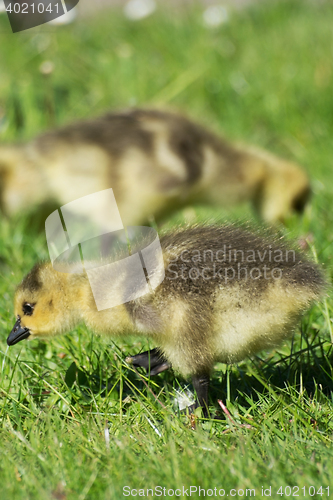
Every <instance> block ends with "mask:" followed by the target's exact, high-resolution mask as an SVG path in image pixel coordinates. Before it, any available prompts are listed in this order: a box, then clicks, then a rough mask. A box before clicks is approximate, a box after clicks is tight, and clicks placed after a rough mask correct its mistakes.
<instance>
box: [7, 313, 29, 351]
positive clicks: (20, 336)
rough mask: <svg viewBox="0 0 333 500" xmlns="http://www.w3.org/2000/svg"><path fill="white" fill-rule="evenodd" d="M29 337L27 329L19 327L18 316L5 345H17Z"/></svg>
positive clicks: (19, 320)
mask: <svg viewBox="0 0 333 500" xmlns="http://www.w3.org/2000/svg"><path fill="white" fill-rule="evenodd" d="M29 336H30V330H29V328H25V327H22V326H21V318H20V317H19V316H18V318H17V321H16V323H15V325H14V328H13V329H12V331H11V332H10V334H9V336H8V338H7V344H8V345H14V344H17V343H18V342H20V341H21V340H24V339H27V338H28V337H29Z"/></svg>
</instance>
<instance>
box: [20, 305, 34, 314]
mask: <svg viewBox="0 0 333 500" xmlns="http://www.w3.org/2000/svg"><path fill="white" fill-rule="evenodd" d="M34 307H35V304H29V303H28V302H25V303H24V304H23V306H22V310H23V313H24V314H25V316H32V313H33V312H34Z"/></svg>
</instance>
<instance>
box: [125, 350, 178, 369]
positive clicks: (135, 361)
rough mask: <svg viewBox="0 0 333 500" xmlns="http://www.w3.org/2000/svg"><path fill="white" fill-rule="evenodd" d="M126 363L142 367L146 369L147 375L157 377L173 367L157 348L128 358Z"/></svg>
mask: <svg viewBox="0 0 333 500" xmlns="http://www.w3.org/2000/svg"><path fill="white" fill-rule="evenodd" d="M126 361H127V363H129V364H131V365H133V366H135V367H138V366H140V367H141V368H145V370H146V371H147V375H157V374H158V373H162V372H164V371H165V370H168V368H170V367H171V364H170V363H169V361H167V359H165V357H164V356H163V354H162V353H161V351H159V349H157V348H155V349H152V350H151V351H145V352H141V353H140V354H136V355H135V356H128V357H127V358H126Z"/></svg>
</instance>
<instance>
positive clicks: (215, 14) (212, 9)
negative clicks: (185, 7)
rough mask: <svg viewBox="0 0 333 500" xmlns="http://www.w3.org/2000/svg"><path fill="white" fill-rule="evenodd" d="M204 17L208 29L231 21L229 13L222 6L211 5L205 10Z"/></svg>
mask: <svg viewBox="0 0 333 500" xmlns="http://www.w3.org/2000/svg"><path fill="white" fill-rule="evenodd" d="M202 17H203V21H204V24H205V25H206V26H207V27H208V28H215V27H217V26H220V25H221V24H223V23H226V22H227V21H228V19H229V15H228V11H227V9H226V8H225V7H223V6H222V5H210V6H209V7H207V9H205V10H204V12H203V14H202Z"/></svg>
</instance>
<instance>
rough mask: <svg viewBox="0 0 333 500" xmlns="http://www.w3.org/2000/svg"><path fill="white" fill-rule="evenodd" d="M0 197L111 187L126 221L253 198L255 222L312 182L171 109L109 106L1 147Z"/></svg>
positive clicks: (287, 205)
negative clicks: (106, 111) (113, 108)
mask: <svg viewBox="0 0 333 500" xmlns="http://www.w3.org/2000/svg"><path fill="white" fill-rule="evenodd" d="M0 185H1V191H0V193H1V194H0V202H1V207H2V209H3V211H4V212H5V213H7V214H8V215H11V214H14V213H18V212H20V211H24V212H26V211H27V210H29V209H30V208H32V207H40V206H41V205H43V204H46V205H47V204H51V203H52V202H56V203H57V204H61V205H63V204H66V203H69V202H71V201H73V200H75V199H77V198H80V197H82V196H85V195H88V194H91V193H94V192H97V191H101V190H103V189H107V188H110V187H111V188H113V190H114V194H115V197H116V200H117V203H118V207H119V211H120V215H121V217H122V220H123V222H124V223H125V224H126V225H134V224H141V223H144V222H145V221H147V220H148V219H149V218H150V217H151V216H154V217H156V218H157V219H158V218H159V217H162V216H165V215H166V214H168V213H170V212H172V211H173V210H176V209H179V208H180V207H183V206H185V205H188V204H192V203H201V204H210V205H216V206H225V207H228V206H231V205H235V204H238V203H243V202H247V201H249V202H251V203H252V205H253V207H254V208H255V209H256V210H257V212H258V213H259V215H260V216H261V218H262V219H264V220H266V221H269V222H275V221H278V220H280V221H283V219H284V218H285V217H286V216H288V214H290V213H291V212H293V211H297V212H301V211H302V210H303V208H304V205H305V204H306V202H307V200H308V197H309V192H310V187H309V180H308V178H307V176H306V174H305V173H304V172H303V170H302V169H301V168H300V167H299V166H298V165H296V164H294V163H292V162H289V161H285V160H283V159H281V158H278V157H276V156H274V155H272V154H270V153H268V152H266V151H262V150H259V149H255V148H251V147H244V146H240V145H237V144H232V143H230V142H228V141H226V140H225V139H223V138H221V137H218V136H217V135H215V134H214V133H212V132H210V131H209V130H207V129H205V128H203V127H202V126H200V125H199V124H197V123H195V122H193V121H191V120H189V119H187V118H185V117H183V116H181V115H178V114H175V113H171V112H166V111H158V110H148V109H134V110H131V111H124V112H119V113H109V114H106V115H104V116H101V117H100V118H96V119H92V120H87V121H81V122H77V123H74V124H72V125H68V126H65V127H63V128H59V129H57V130H53V131H50V132H47V133H45V134H43V135H40V136H39V137H37V138H36V139H34V140H32V141H30V142H28V143H27V144H23V145H12V146H10V145H8V146H5V145H2V146H0Z"/></svg>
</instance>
